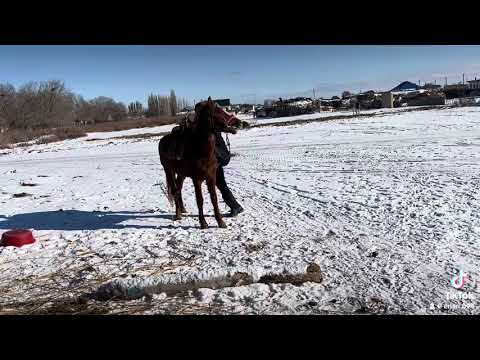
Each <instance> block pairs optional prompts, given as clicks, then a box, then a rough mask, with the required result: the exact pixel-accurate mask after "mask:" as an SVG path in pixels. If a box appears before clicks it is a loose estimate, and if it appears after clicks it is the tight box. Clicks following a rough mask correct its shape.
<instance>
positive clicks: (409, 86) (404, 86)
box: [390, 81, 419, 93]
mask: <svg viewBox="0 0 480 360" xmlns="http://www.w3.org/2000/svg"><path fill="white" fill-rule="evenodd" d="M418 89H419V86H418V85H417V84H414V83H412V82H410V81H404V82H402V83H400V84H398V85H397V86H395V87H394V88H393V89H392V90H390V92H392V93H403V92H410V91H417V90H418Z"/></svg>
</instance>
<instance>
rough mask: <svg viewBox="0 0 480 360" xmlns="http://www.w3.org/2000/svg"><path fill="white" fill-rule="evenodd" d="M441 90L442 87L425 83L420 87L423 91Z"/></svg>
mask: <svg viewBox="0 0 480 360" xmlns="http://www.w3.org/2000/svg"><path fill="white" fill-rule="evenodd" d="M441 88H442V85H437V84H431V83H426V84H425V85H423V86H422V87H421V89H425V90H436V89H441Z"/></svg>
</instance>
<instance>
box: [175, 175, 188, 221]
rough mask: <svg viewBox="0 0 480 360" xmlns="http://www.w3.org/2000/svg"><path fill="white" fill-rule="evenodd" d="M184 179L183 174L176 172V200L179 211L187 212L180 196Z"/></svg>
mask: <svg viewBox="0 0 480 360" xmlns="http://www.w3.org/2000/svg"><path fill="white" fill-rule="evenodd" d="M184 180H185V176H182V175H180V174H177V196H178V201H179V205H180V212H181V213H182V214H184V213H186V212H187V210H185V206H183V198H182V187H183V181H184Z"/></svg>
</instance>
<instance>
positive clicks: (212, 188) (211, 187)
mask: <svg viewBox="0 0 480 360" xmlns="http://www.w3.org/2000/svg"><path fill="white" fill-rule="evenodd" d="M207 187H208V192H209V193H210V200H211V201H212V205H213V212H214V213H215V219H216V220H217V223H218V227H221V228H226V227H227V225H226V224H225V222H224V221H223V219H222V214H221V213H220V210H219V209H218V199H217V190H216V178H215V176H212V177H210V178H208V179H207Z"/></svg>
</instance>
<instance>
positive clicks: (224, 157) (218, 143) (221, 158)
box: [215, 131, 230, 166]
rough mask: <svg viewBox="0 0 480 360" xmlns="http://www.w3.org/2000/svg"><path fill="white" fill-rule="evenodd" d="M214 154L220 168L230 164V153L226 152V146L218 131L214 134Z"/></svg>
mask: <svg viewBox="0 0 480 360" xmlns="http://www.w3.org/2000/svg"><path fill="white" fill-rule="evenodd" d="M215 152H216V153H217V160H218V162H219V164H220V166H227V165H228V163H229V162H230V151H228V149H227V145H226V144H225V141H224V140H223V137H222V134H221V133H220V132H219V131H216V132H215Z"/></svg>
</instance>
